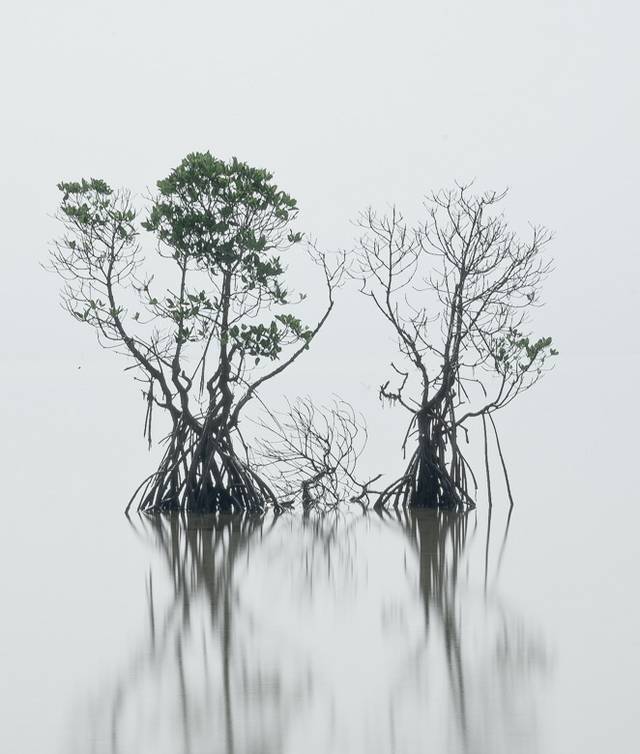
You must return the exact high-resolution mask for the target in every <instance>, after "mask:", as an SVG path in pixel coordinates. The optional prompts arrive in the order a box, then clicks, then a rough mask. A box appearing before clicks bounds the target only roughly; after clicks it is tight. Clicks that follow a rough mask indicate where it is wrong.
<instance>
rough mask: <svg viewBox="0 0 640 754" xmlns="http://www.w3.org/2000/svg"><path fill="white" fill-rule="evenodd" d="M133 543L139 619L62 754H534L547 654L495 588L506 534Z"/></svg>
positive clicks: (338, 528)
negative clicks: (144, 559) (139, 577)
mask: <svg viewBox="0 0 640 754" xmlns="http://www.w3.org/2000/svg"><path fill="white" fill-rule="evenodd" d="M492 523H496V522H492ZM133 526H134V527H135V530H136V533H137V534H138V535H139V537H140V540H141V546H143V547H146V548H147V549H148V551H149V560H150V567H149V570H148V572H147V573H146V574H145V577H144V589H145V616H144V619H143V620H141V621H140V625H139V627H138V629H139V630H138V636H137V637H136V640H135V641H133V642H132V643H131V645H130V646H129V647H127V649H126V651H125V652H124V653H123V658H122V661H121V662H119V663H117V664H116V666H115V667H114V668H113V669H112V670H110V671H109V672H106V673H105V674H104V675H103V676H102V677H98V678H95V680H94V681H93V682H92V683H90V684H88V687H87V688H86V689H83V692H82V694H81V699H79V700H78V703H77V707H76V711H75V716H74V720H75V722H74V725H73V730H72V731H71V735H70V737H69V741H68V742H65V744H64V746H63V749H64V748H66V750H68V751H78V752H81V751H82V752H85V751H92V752H94V751H95V752H104V753H105V754H106V753H107V752H110V753H111V752H113V753H114V754H115V752H126V753H128V752H131V754H133V753H134V752H138V753H139V754H142V753H144V752H149V753H151V752H156V753H161V752H162V753H163V752H167V754H169V753H170V752H182V751H184V752H194V753H195V752H238V753H240V752H274V753H275V752H300V751H312V752H419V751H426V750H431V751H442V752H446V751H450V752H502V751H504V752H511V751H523V752H525V751H527V752H528V751H538V750H539V744H540V735H541V730H540V728H541V720H540V715H541V710H540V707H541V699H542V698H543V697H544V693H545V688H547V687H548V684H549V679H550V677H552V674H553V666H554V660H553V651H552V648H551V647H550V646H549V645H548V642H547V640H546V639H545V637H544V635H543V633H542V632H541V630H540V627H539V626H536V625H535V624H528V623H527V622H525V621H524V620H523V618H522V616H521V615H520V614H519V612H518V610H517V609H516V608H515V606H513V605H511V604H510V603H509V601H508V600H502V599H501V598H500V595H499V592H498V591H497V590H496V588H495V582H496V579H497V572H498V571H499V569H500V568H501V565H502V563H501V560H502V559H503V557H504V553H505V548H506V547H507V546H508V539H505V531H499V532H496V533H495V539H494V541H492V540H491V539H490V540H489V541H488V542H487V530H486V522H484V524H483V523H482V522H480V521H479V520H478V517H477V516H475V515H470V516H469V515H468V516H464V517H460V516H453V515H443V514H434V513H429V512H420V513H419V512H407V513H402V514H399V515H397V516H396V515H393V516H391V515H389V516H384V517H382V518H381V517H379V516H377V515H375V514H369V515H367V516H362V515H356V514H353V515H345V514H339V515H338V514H325V515H318V514H311V515H309V516H308V517H303V516H296V515H293V516H291V515H287V516H281V517H279V518H274V517H273V516H267V517H266V518H264V519H260V520H256V519H253V518H246V517H245V518H242V517H223V518H220V519H217V520H216V519H214V518H202V517H200V518H189V519H180V518H178V517H176V518H171V519H159V518H156V519H142V520H140V519H136V520H135V521H134V522H133ZM501 527H502V529H503V530H504V529H506V522H505V521H502V522H501ZM489 534H491V532H489ZM487 546H488V550H487ZM487 556H488V557H489V561H488V562H487V561H486V558H487ZM474 561H477V562H474ZM472 574H475V576H474V575H472ZM485 574H486V578H485ZM141 586H142V585H141Z"/></svg>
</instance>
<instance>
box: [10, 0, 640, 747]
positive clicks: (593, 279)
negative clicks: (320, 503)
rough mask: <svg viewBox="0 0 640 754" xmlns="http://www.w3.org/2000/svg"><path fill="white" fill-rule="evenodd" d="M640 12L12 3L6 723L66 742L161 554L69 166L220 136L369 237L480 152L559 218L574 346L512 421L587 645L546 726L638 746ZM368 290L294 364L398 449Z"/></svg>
mask: <svg viewBox="0 0 640 754" xmlns="http://www.w3.org/2000/svg"><path fill="white" fill-rule="evenodd" d="M639 21H640V10H638V6H637V5H636V4H635V3H631V2H616V1H613V2H611V1H610V2H606V3H605V2H562V1H558V0H556V1H555V2H550V1H549V0H539V1H538V2H527V3H524V2H514V1H513V0H512V1H511V2H507V0H503V1H501V2H500V1H498V0H488V1H487V2H475V3H473V2H451V1H448V2H433V1H432V0H429V1H427V2H395V3H389V2H376V1H374V0H369V1H368V2H364V1H362V2H348V1H343V2H324V3H305V2H300V1H299V2H284V1H283V0H272V1H271V2H233V3H232V2H225V3H222V2H182V3H167V2H158V1H156V2H138V1H136V0H130V2H122V1H121V0H116V1H114V2H110V3H106V2H103V3H97V2H88V1H87V0H83V1H82V2H81V1H80V0H78V1H77V2H71V1H70V0H58V2H50V3H45V2H42V1H40V2H25V3H21V4H17V3H15V4H13V5H8V4H7V5H5V6H4V8H3V11H2V17H1V18H0V56H1V60H2V90H1V97H2V100H1V114H0V118H1V120H0V122H1V128H2V138H1V139H0V149H1V150H2V151H1V152H0V154H1V156H2V162H1V167H2V172H1V174H0V175H1V179H0V184H1V185H0V191H1V194H0V207H1V216H2V220H3V222H2V277H1V278H0V280H1V282H0V285H1V286H2V291H1V297H0V301H1V307H2V308H1V312H2V323H3V334H2V348H1V350H0V358H1V359H2V370H1V372H0V380H1V384H2V391H1V395H2V420H3V432H2V435H1V437H0V443H1V447H2V459H3V469H4V474H3V482H4V484H3V499H4V512H5V516H4V521H3V523H2V526H0V545H1V549H0V559H1V560H2V567H1V569H0V574H1V575H0V584H1V588H2V592H1V595H2V622H1V623H0V639H1V643H0V653H1V655H0V656H1V657H2V666H3V668H5V669H3V670H2V673H1V675H0V715H2V717H6V719H5V720H3V723H2V725H0V749H2V750H3V751H5V750H6V751H12V752H18V751H25V752H36V751H43V752H46V751H54V750H57V741H58V740H59V738H60V737H59V732H60V730H61V726H62V722H61V721H62V720H63V718H65V715H67V713H68V709H69V706H70V700H71V699H72V698H75V697H74V695H76V696H77V694H78V693H80V694H81V693H82V689H83V688H84V685H86V684H87V683H89V682H90V680H91V678H92V673H91V668H92V664H91V663H92V661H91V660H90V659H89V658H91V657H93V658H94V659H95V657H96V656H97V655H99V654H100V653H101V652H104V653H106V655H107V656H110V653H113V652H115V650H114V649H113V647H114V646H115V645H116V644H117V643H118V641H124V640H125V638H124V633H125V630H124V629H123V628H121V627H119V626H120V624H119V622H118V620H115V621H114V620H113V616H114V615H119V614H120V613H122V612H124V613H126V611H128V610H133V611H135V610H137V609H138V601H139V598H140V593H139V589H138V586H139V581H136V579H138V575H139V570H136V569H139V568H140V567H141V563H142V562H143V555H142V554H141V553H140V552H139V551H138V550H137V549H136V548H135V546H134V543H133V542H132V541H130V540H129V539H126V537H125V536H124V534H123V532H122V523H121V521H120V519H119V517H118V515H117V514H118V512H119V511H120V509H121V507H122V504H123V499H124V498H125V497H126V494H127V493H128V492H129V490H130V489H131V487H132V486H133V485H134V483H135V481H136V480H137V479H139V477H140V476H141V475H142V474H143V473H144V472H145V471H147V470H148V469H150V468H151V467H152V459H150V458H149V456H148V454H147V452H146V449H145V447H144V443H143V441H142V436H141V435H142V426H141V423H142V410H143V407H142V403H141V402H140V399H139V395H138V394H137V393H136V389H135V388H134V386H133V385H132V384H130V382H129V380H128V376H127V375H123V374H122V373H121V367H122V366H123V365H122V364H120V363H118V362H117V360H116V359H115V358H114V357H112V355H111V354H108V353H102V352H100V351H99V350H98V349H97V347H96V345H95V342H94V341H93V338H92V335H91V333H90V332H88V331H87V330H86V329H84V328H82V327H80V326H79V325H76V324H74V323H73V322H72V321H71V320H70V319H69V318H68V317H67V316H66V315H65V314H64V313H63V312H62V311H61V310H60V309H59V308H58V305H57V295H58V294H57V281H56V280H55V278H53V277H52V276H51V275H48V274H46V273H45V272H43V270H42V269H41V268H40V266H39V265H40V263H41V262H43V261H45V259H46V253H47V243H48V241H49V239H50V238H51V237H52V236H53V235H55V233H56V232H57V230H56V227H55V223H54V222H53V221H52V220H51V219H50V217H49V216H50V214H51V213H53V211H54V210H55V207H56V202H57V200H58V197H57V191H56V189H55V184H56V183H57V182H58V181H59V180H61V179H63V178H65V179H74V178H77V177H80V176H101V177H104V178H105V179H106V180H107V181H109V182H111V183H113V184H114V185H126V186H129V187H131V188H132V189H134V190H135V191H138V192H141V193H142V192H144V191H145V189H146V188H147V187H148V186H152V185H153V183H154V181H155V180H157V179H158V178H160V177H163V176H164V175H166V173H167V172H168V171H169V170H170V169H171V167H173V166H174V165H175V164H177V162H178V161H179V160H180V159H181V158H182V157H183V156H184V155H185V154H186V153H187V152H189V151H192V150H204V149H210V150H211V151H212V152H214V153H215V154H216V155H218V156H220V157H224V158H228V157H231V156H232V155H237V156H238V157H239V158H241V159H244V160H246V161H248V162H250V163H253V164H256V165H259V166H264V167H268V168H269V169H271V170H273V171H274V172H275V175H276V179H277V181H278V182H279V184H280V185H281V186H282V187H283V188H285V189H286V190H288V191H290V192H291V193H292V194H293V195H295V196H296V197H297V198H298V200H299V203H300V206H301V210H302V212H301V225H302V226H303V228H304V229H305V230H308V231H309V232H311V233H312V234H313V235H315V236H316V237H317V238H318V241H319V242H320V243H321V244H322V245H323V246H326V247H328V248H340V247H348V246H349V245H350V243H351V240H352V238H353V236H354V229H353V227H352V226H351V225H350V220H351V219H352V218H353V217H354V216H355V214H356V213H357V212H358V211H359V210H360V209H362V208H363V207H364V206H366V205H367V204H370V203H371V204H374V205H378V206H380V205H382V206H383V205H384V204H385V203H389V202H397V203H399V204H400V205H402V206H404V207H406V208H407V213H408V214H409V215H410V216H413V214H415V212H416V210H417V208H418V207H419V203H420V200H421V197H422V196H423V194H424V193H425V192H426V191H428V190H430V189H434V188H439V187H441V186H448V185H451V184H452V182H453V181H454V180H456V179H457V180H468V179H472V178H475V179H476V180H477V185H478V187H479V188H496V189H501V188H503V187H505V186H509V187H511V193H510V196H509V199H508V203H507V207H506V209H507V211H508V215H509V217H510V218H512V220H513V222H514V225H515V226H516V227H517V228H519V229H522V230H526V227H527V225H526V224H527V222H529V221H533V222H541V223H544V224H546V225H547V226H549V227H550V228H552V229H553V230H554V231H555V233H556V240H555V241H554V243H553V248H552V251H553V255H554V257H555V259H556V271H555V273H554V275H553V277H552V278H551V279H550V280H549V281H548V285H547V286H546V295H545V298H546V300H547V302H548V304H547V306H546V307H545V308H544V309H542V310H540V311H539V312H538V313H537V315H536V326H537V329H538V330H539V331H540V332H541V333H542V334H552V335H553V336H554V339H555V340H556V342H557V344H558V347H559V348H560V351H561V357H560V362H559V366H558V368H557V369H556V371H555V372H554V373H553V374H552V375H550V376H549V377H548V378H547V380H546V382H545V383H544V385H542V386H541V387H540V389H539V390H537V391H536V392H535V393H531V395H529V396H527V397H526V398H525V399H523V401H522V402H521V404H520V405H519V406H514V407H513V411H510V412H509V413H508V415H505V416H504V418H503V420H502V427H503V430H504V433H505V445H506V447H507V448H508V454H509V456H510V460H511V464H512V467H513V475H514V484H515V485H516V487H517V490H518V492H519V496H520V499H519V502H520V505H521V506H522V508H523V509H525V510H527V511H528V513H527V514H526V519H527V520H528V521H530V522H533V523H531V527H532V528H531V529H530V530H529V531H525V530H523V531H522V533H521V539H520V540H518V541H519V542H520V546H521V547H522V548H523V549H522V550H521V552H523V553H528V555H526V556H522V558H523V562H524V561H525V560H526V561H527V563H526V567H525V566H523V570H522V574H521V581H520V582H518V574H519V571H518V569H517V568H516V566H515V565H514V566H513V569H512V571H511V573H512V577H511V582H510V583H511V588H512V591H513V593H519V594H522V593H525V594H526V593H529V594H531V604H535V605H536V609H537V610H538V613H539V615H538V617H539V618H540V619H542V621H543V622H544V620H545V616H546V617H547V620H548V626H549V630H550V632H551V633H552V634H553V635H554V636H555V639H556V641H557V644H558V657H559V658H560V660H559V665H558V671H557V675H556V679H557V684H558V685H557V689H558V690H557V694H558V699H559V700H560V701H559V703H558V709H560V708H561V709H562V712H561V713H558V722H557V725H556V726H555V727H553V726H551V727H550V730H551V731H553V732H552V733H550V741H551V742H550V743H549V745H548V749H547V750H548V751H558V752H560V751H562V752H569V751H583V752H584V751H593V752H599V751H602V750H603V748H604V747H605V746H610V747H611V748H612V749H613V750H616V751H621V752H623V751H635V747H636V743H635V741H634V739H635V738H636V736H637V725H636V722H635V700H637V698H638V692H639V691H640V689H639V688H638V675H637V673H638V665H639V656H640V649H639V646H638V635H639V633H638V631H639V629H640V626H639V623H640V616H639V610H638V599H637V591H638V590H637V583H636V578H635V576H636V573H637V567H638V559H637V552H638V547H637V543H636V542H637V540H636V532H637V525H638V522H639V514H638V512H637V502H638V495H637V489H636V480H635V473H634V472H635V468H636V465H637V439H636V432H637V419H638V409H637V388H636V380H637V374H638V365H639V359H638V357H639V355H640V354H639V351H638V336H637V308H636V307H637V292H638V270H639V264H638V229H637V225H638V216H637V209H636V207H637V197H638V188H637V180H638V173H639V170H638V168H639V167H640V164H639V162H640V161H639V153H638V146H637V138H638V136H637V134H638V133H639V132H640V117H639V113H640V108H639V106H638V93H637V82H638V72H639V71H638V63H639V59H640V53H639V52H638V47H637V35H638V22H639ZM299 282H300V286H301V287H302V286H304V287H305V288H306V289H307V290H309V292H310V293H313V290H314V286H315V283H314V281H313V280H304V281H303V280H300V281H299ZM369 314H370V310H368V308H367V307H366V302H363V301H360V300H359V298H358V296H357V294H356V292H355V291H349V290H347V291H344V292H343V295H342V297H341V299H340V302H339V306H338V308H337V310H336V313H335V317H334V318H333V321H332V323H331V325H330V326H328V328H327V330H326V331H325V332H324V333H323V334H322V337H321V338H320V339H319V341H318V343H317V346H316V348H314V350H313V352H311V353H310V354H309V355H308V358H307V359H306V360H305V362H304V363H301V364H300V366H299V368H297V369H296V370H295V371H294V372H292V373H291V375H290V376H289V377H288V378H287V379H286V380H283V381H282V382H281V383H279V385H277V386H274V390H275V394H281V393H283V392H287V393H289V394H290V395H293V394H296V393H298V392H305V393H307V392H308V393H311V394H313V395H317V396H319V397H324V396H326V395H328V394H330V393H331V392H334V391H339V392H341V393H342V394H344V395H345V396H346V397H348V398H350V399H351V400H352V401H353V402H354V403H357V405H358V408H360V409H361V410H363V411H365V412H366V413H367V415H368V418H369V422H370V425H371V429H372V442H371V446H370V456H369V463H370V464H371V465H372V466H377V464H378V462H379V461H380V460H384V461H385V463H387V456H388V454H389V446H388V443H387V441H388V438H389V437H400V434H401V429H402V426H401V423H400V421H399V419H398V418H397V417H395V415H393V414H391V413H390V412H389V411H388V410H387V411H384V412H383V411H382V410H381V409H380V408H379V407H378V405H377V402H376V392H377V386H378V385H379V384H380V382H381V381H382V380H384V379H386V370H385V363H386V361H387V358H388V354H389V347H390V341H389V339H388V336H387V333H386V332H385V331H383V330H381V329H379V327H378V324H377V322H376V321H375V320H372V319H371V318H370V317H369ZM77 367H81V369H78V368H77ZM381 430H384V432H381ZM533 511H535V512H536V513H535V514H533V515H532V512H533ZM88 527H90V528H89V529H88ZM87 531H91V532H92V535H91V536H89V537H87V536H85V534H86V532H87ZM80 532H82V533H83V536H82V538H79V537H78V534H79V533H80ZM114 543H118V544H117V548H118V549H116V547H115V545H114ZM125 543H126V544H125ZM527 548H528V549H527ZM527 558H529V560H527ZM516 561H517V558H516ZM112 569H115V570H116V571H117V573H119V574H120V578H119V579H115V583H117V584H119V586H118V589H117V594H115V593H114V589H113V584H112V578H114V577H113V572H114V571H113V570H112ZM129 570H130V572H131V573H132V574H133V575H132V582H135V583H132V584H131V586H130V590H129V592H127V586H126V584H127V579H126V574H127V572H128V571H129ZM537 579H538V580H537ZM541 585H546V586H547V587H548V590H547V591H545V588H546V587H545V588H543V586H541ZM545 599H547V600H548V604H545ZM64 616H73V618H72V619H70V620H73V626H71V627H70V626H69V625H68V624H65V622H64V621H65V618H64ZM558 616H562V617H561V618H559V617H558ZM110 621H111V622H110ZM119 632H120V633H119ZM99 647H101V648H102V649H99ZM74 658H75V659H74ZM562 658H567V659H566V662H565V664H564V665H563V662H562ZM5 740H6V742H5Z"/></svg>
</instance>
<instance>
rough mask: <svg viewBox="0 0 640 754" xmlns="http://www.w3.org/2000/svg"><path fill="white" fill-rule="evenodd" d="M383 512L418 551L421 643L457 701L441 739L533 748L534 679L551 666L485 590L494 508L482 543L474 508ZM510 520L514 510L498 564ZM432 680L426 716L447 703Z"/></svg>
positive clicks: (474, 747)
mask: <svg viewBox="0 0 640 754" xmlns="http://www.w3.org/2000/svg"><path fill="white" fill-rule="evenodd" d="M383 517H386V519H387V520H393V522H394V524H399V525H400V526H401V528H402V530H403V532H404V534H405V536H406V538H407V541H408V542H409V544H410V547H411V550H412V551H413V553H414V554H415V557H416V560H417V566H418V591H419V595H420V599H421V603H422V609H423V615H424V628H425V636H426V639H427V644H426V645H422V646H423V647H424V648H425V650H426V654H427V656H428V658H429V662H430V664H431V667H432V669H433V664H434V663H435V664H436V665H437V662H438V659H437V658H438V656H439V657H440V659H441V660H443V661H444V666H445V667H446V678H447V679H448V687H449V698H450V699H451V707H452V708H451V709H450V710H449V711H448V712H446V713H445V715H444V718H443V719H444V720H446V721H447V725H445V726H442V728H443V731H442V738H443V742H442V745H446V747H447V748H446V750H447V751H455V752H492V754H495V753H496V752H500V751H505V752H511V751H518V752H524V751H535V750H536V749H537V719H536V714H537V713H536V708H537V704H536V702H537V683H538V681H539V680H540V679H541V677H543V675H544V674H545V672H546V670H547V669H548V664H549V663H548V653H547V651H546V649H545V645H544V642H543V641H542V640H541V639H540V638H539V637H538V636H536V635H535V634H534V633H532V631H531V630H530V629H529V628H528V627H527V626H526V625H525V623H524V622H523V621H522V620H520V619H518V617H517V616H516V615H515V614H514V613H513V611H512V610H510V609H507V608H506V607H505V606H504V605H503V604H502V603H501V601H500V600H499V599H498V598H497V596H496V595H495V594H493V593H492V592H491V590H489V593H488V591H487V586H488V585H487V579H488V566H489V558H490V548H491V544H492V543H491V538H490V532H491V511H489V514H488V517H487V521H486V535H485V537H484V542H482V543H480V542H478V547H477V548H474V547H473V546H471V545H472V540H474V539H475V538H476V535H478V534H479V532H478V530H477V526H478V524H477V519H476V514H475V512H466V513H459V512H454V511H447V510H425V509H405V510H404V511H397V512H396V514H395V516H393V518H392V516H391V515H390V514H385V515H384V516H383ZM510 521H511V512H510V513H509V516H508V518H507V520H506V526H505V531H504V535H503V539H502V542H501V543H500V547H499V550H498V553H497V562H498V570H499V568H500V563H501V561H502V556H503V555H504V550H505V546H506V542H507V537H508V532H509V524H510ZM474 555H475V556H476V557H475V558H474ZM478 555H481V556H482V559H484V564H482V563H481V558H480V557H477V556H478ZM481 566H483V567H482V570H483V571H484V579H483V581H484V584H483V588H482V589H480V588H479V586H480V580H479V579H476V585H475V588H474V587H473V586H471V583H472V581H473V578H472V577H473V574H474V569H475V573H478V572H479V571H480V568H481ZM438 639H439V640H440V642H438ZM434 642H435V646H433V643H434ZM439 647H443V649H444V651H443V652H442V651H441V650H440V648H439ZM436 676H437V674H436ZM432 686H433V688H432V689H431V691H432V692H435V693H434V696H435V697H436V698H437V702H436V703H435V704H433V703H432V704H431V705H430V709H429V714H428V717H429V720H433V718H434V716H435V715H434V713H435V712H436V710H440V712H442V711H443V706H444V705H443V699H442V694H443V692H444V691H445V689H444V688H443V686H442V683H440V682H438V683H433V684H432ZM440 724H442V720H441V721H440ZM445 741H446V742H447V743H446V744H445V743H444V742H445Z"/></svg>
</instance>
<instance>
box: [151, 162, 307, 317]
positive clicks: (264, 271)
mask: <svg viewBox="0 0 640 754" xmlns="http://www.w3.org/2000/svg"><path fill="white" fill-rule="evenodd" d="M272 178H273V176H272V174H271V173H269V172H268V171H266V170H261V169H258V168H252V167H250V166H249V165H247V164H246V163H244V162H239V161H238V160H237V159H236V158H235V157H234V158H233V159H232V160H231V161H230V162H224V161H223V160H219V159H217V158H216V157H213V156H212V155H211V154H210V153H209V152H204V153H192V154H189V155H188V156H187V157H186V158H185V159H184V160H183V161H182V162H181V163H180V165H179V166H178V167H177V168H175V170H173V171H172V172H171V173H170V174H169V176H168V177H167V178H165V179H164V180H161V181H158V184H157V186H158V192H159V193H158V196H157V198H156V199H155V200H154V203H153V206H152V208H151V211H150V212H149V216H148V218H147V220H146V221H145V222H143V224H142V225H143V227H144V228H146V229H147V230H150V231H153V232H154V233H156V235H157V236H158V238H159V239H160V241H161V242H162V243H163V244H165V245H166V246H167V247H168V248H169V249H171V250H172V253H173V254H174V255H175V257H176V258H177V259H178V260H184V259H187V260H193V261H196V262H197V263H199V264H200V265H202V266H203V267H206V268H208V269H209V270H210V271H211V272H213V273H218V272H222V273H224V272H232V273H233V275H234V277H235V279H236V280H235V282H236V283H237V284H238V285H239V286H241V287H242V288H244V289H245V290H255V289H260V290H261V292H262V293H264V294H267V295H269V297H270V298H272V299H273V300H274V301H275V302H277V303H286V300H287V298H286V297H287V292H286V290H284V289H283V287H282V285H281V282H280V278H281V277H282V274H283V272H284V270H283V267H282V264H281V262H280V258H279V257H278V256H275V255H273V256H269V252H270V251H272V250H274V249H278V248H283V247H284V246H285V245H289V246H291V245H293V244H296V243H298V242H299V241H301V240H302V235H301V234H300V233H296V232H294V231H293V230H291V229H290V228H289V227H288V226H289V224H290V223H291V222H292V221H293V220H294V219H295V218H296V216H297V214H298V208H297V204H296V201H295V199H293V198H292V197H291V196H289V194H287V193H285V192H284V191H280V190H279V189H278V188H277V186H276V185H275V184H274V183H273V182H272V180H271V179H272Z"/></svg>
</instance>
